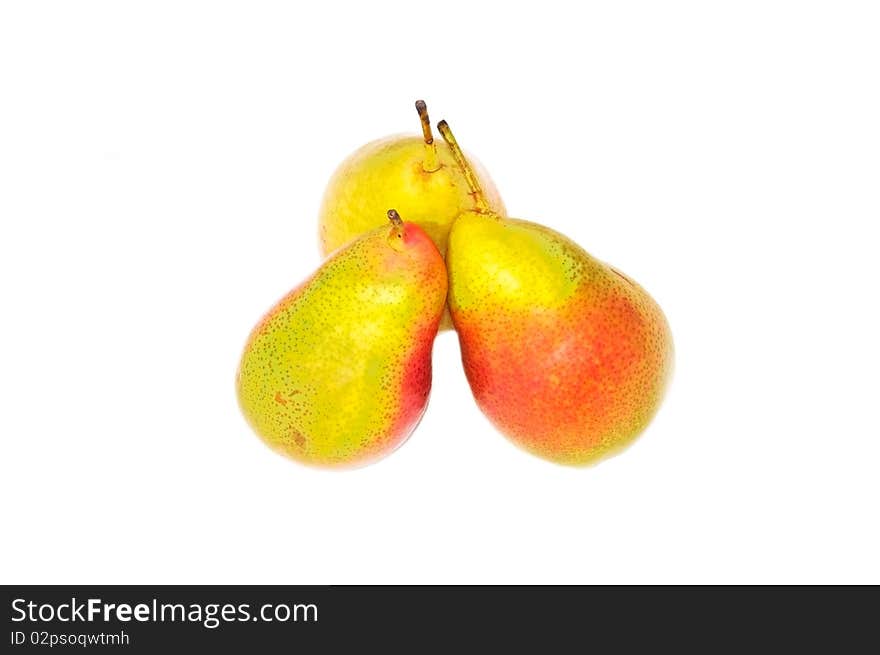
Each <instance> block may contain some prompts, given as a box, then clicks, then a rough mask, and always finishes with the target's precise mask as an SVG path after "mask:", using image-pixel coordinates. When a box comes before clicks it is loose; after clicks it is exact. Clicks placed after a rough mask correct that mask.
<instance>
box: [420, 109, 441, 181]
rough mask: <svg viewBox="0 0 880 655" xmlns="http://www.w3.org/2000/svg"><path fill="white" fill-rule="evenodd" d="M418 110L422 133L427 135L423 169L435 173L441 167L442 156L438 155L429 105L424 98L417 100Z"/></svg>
mask: <svg viewBox="0 0 880 655" xmlns="http://www.w3.org/2000/svg"><path fill="white" fill-rule="evenodd" d="M416 111H417V112H419V119H420V120H421V121H422V134H423V135H424V137H425V159H424V160H423V161H422V170H424V171H425V172H426V173H433V172H434V171H436V170H438V169H439V168H440V158H439V157H437V146H436V145H434V134H433V133H432V132H431V119H430V118H429V117H428V105H426V104H425V101H424V100H416Z"/></svg>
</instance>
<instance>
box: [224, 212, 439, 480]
mask: <svg viewBox="0 0 880 655" xmlns="http://www.w3.org/2000/svg"><path fill="white" fill-rule="evenodd" d="M389 217H391V218H392V224H391V225H388V224H387V223H386V225H385V226H384V227H380V228H378V229H373V230H372V231H370V232H368V233H367V234H365V235H362V236H361V237H360V238H358V239H356V240H355V241H353V242H351V243H350V244H349V245H348V246H346V247H344V248H342V249H340V250H338V251H336V252H335V253H334V254H333V255H332V256H331V257H330V258H329V259H328V260H327V261H326V262H325V263H324V264H323V265H322V266H321V268H320V269H319V270H318V271H317V272H316V273H315V274H314V275H312V277H310V278H309V279H307V280H306V281H305V282H303V283H302V284H301V285H300V286H298V287H297V288H295V289H294V290H293V291H291V292H290V293H288V294H287V295H286V296H285V297H284V298H283V299H282V300H281V301H280V302H278V303H277V304H276V305H275V306H274V307H273V308H272V309H271V310H269V312H268V313H267V314H266V315H265V316H264V317H263V319H262V320H261V321H260V322H259V323H258V324H257V326H256V327H255V328H254V329H253V331H252V332H251V334H250V337H249V339H248V341H247V344H246V346H245V348H244V353H243V355H242V357H241V363H240V365H239V370H238V375H237V379H236V388H237V393H238V399H239V404H240V406H241V409H242V412H243V413H244V416H245V417H246V419H247V421H248V423H249V424H250V425H251V427H252V428H253V430H254V431H255V432H256V433H257V434H258V435H259V436H260V437H261V438H262V439H263V440H264V441H265V442H266V443H267V444H268V445H269V446H271V447H272V448H273V449H275V450H276V451H278V452H280V453H282V454H284V455H286V456H287V457H290V458H291V459H294V460H297V461H299V462H302V463H305V464H310V465H316V466H322V467H351V466H360V465H364V464H368V463H370V462H373V461H375V460H377V459H379V458H381V457H384V456H386V455H388V454H389V453H391V452H392V451H394V450H395V449H396V448H397V447H398V446H400V445H401V444H402V443H403V442H404V441H405V440H406V439H407V437H409V435H410V433H411V432H412V431H413V430H414V429H415V427H416V425H417V424H418V422H419V420H420V419H421V416H422V414H423V413H424V411H425V408H426V406H427V402H428V395H429V393H430V390H431V351H432V348H433V343H434V337H435V336H436V334H437V329H438V324H439V321H440V317H441V315H442V313H443V311H444V307H445V303H446V287H447V279H446V269H445V267H444V263H443V258H442V257H441V256H440V253H439V251H438V250H437V247H436V246H435V245H434V243H433V241H432V240H431V238H430V237H429V236H428V235H427V234H426V233H425V232H424V231H423V230H422V229H421V228H419V227H418V226H417V225H414V224H412V223H404V222H402V221H401V220H400V217H399V216H398V215H397V213H396V212H393V210H392V211H391V212H389Z"/></svg>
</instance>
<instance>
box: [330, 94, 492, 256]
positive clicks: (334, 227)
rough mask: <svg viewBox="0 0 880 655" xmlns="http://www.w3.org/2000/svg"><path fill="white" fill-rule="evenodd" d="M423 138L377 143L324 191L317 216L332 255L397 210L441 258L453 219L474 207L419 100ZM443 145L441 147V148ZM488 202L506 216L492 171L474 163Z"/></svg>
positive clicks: (350, 162) (339, 170)
mask: <svg viewBox="0 0 880 655" xmlns="http://www.w3.org/2000/svg"><path fill="white" fill-rule="evenodd" d="M416 111H417V112H418V114H419V118H420V120H421V124H422V135H421V136H416V135H394V136H389V137H386V138H384V139H379V140H377V141H372V142H371V143H368V144H367V145H365V146H363V147H361V148H359V149H358V150H356V151H355V152H353V153H352V154H351V155H349V156H348V157H347V158H346V159H345V160H344V161H343V162H342V163H341V164H340V165H339V167H338V168H337V169H336V171H335V172H334V173H333V176H332V177H331V178H330V181H329V183H328V184H327V188H326V189H325V191H324V198H323V200H322V202H321V209H320V213H319V217H318V222H319V228H320V242H321V249H322V251H323V254H324V255H327V254H329V253H331V252H333V251H334V250H336V249H337V248H339V247H340V246H342V245H344V244H346V243H348V242H349V241H351V240H352V239H354V238H356V237H358V236H360V235H361V234H363V233H364V232H367V231H369V230H372V229H375V228H376V227H378V226H380V225H381V224H382V222H383V217H384V213H385V210H386V209H388V207H396V208H397V210H398V211H399V212H400V213H401V215H403V216H406V219H407V221H410V222H413V223H416V224H418V225H419V226H421V227H422V228H423V229H424V230H425V232H427V233H428V234H429V235H430V236H431V238H432V239H433V240H434V243H435V244H436V245H437V248H438V249H439V250H440V253H441V254H445V253H446V241H447V237H448V234H449V227H450V226H451V225H452V221H453V220H454V219H455V217H456V216H458V215H459V214H460V213H461V212H462V211H465V210H468V209H475V208H476V207H477V205H476V201H475V199H474V197H473V196H471V194H470V190H469V188H468V186H467V184H466V181H465V179H464V176H463V174H462V172H461V170H460V169H459V168H458V166H456V164H455V159H454V158H453V156H452V152H451V150H450V149H449V147H448V146H447V145H446V144H445V143H440V144H437V143H434V136H433V134H432V132H431V122H430V119H429V117H428V108H427V106H426V105H425V102H424V101H423V100H419V101H417V102H416ZM438 145H439V147H438ZM471 161H472V165H473V169H474V174H475V175H476V176H477V177H478V178H479V183H480V187H481V188H482V190H483V199H484V201H485V202H486V203H488V204H489V206H490V207H491V208H492V209H493V211H495V212H497V213H498V214H501V215H504V214H505V209H504V203H503V202H502V201H501V196H500V195H499V194H498V191H497V190H496V189H495V185H494V184H493V183H492V180H491V179H490V177H489V175H488V173H486V171H485V170H484V169H483V168H482V167H481V166H480V165H479V164H478V163H477V162H476V160H474V159H471Z"/></svg>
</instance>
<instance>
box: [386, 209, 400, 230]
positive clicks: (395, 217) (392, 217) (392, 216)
mask: <svg viewBox="0 0 880 655" xmlns="http://www.w3.org/2000/svg"><path fill="white" fill-rule="evenodd" d="M388 220H389V221H391V224H392V225H394V226H395V227H401V226H402V225H403V219H402V218H401V217H400V214H398V213H397V210H396V209H389V210H388Z"/></svg>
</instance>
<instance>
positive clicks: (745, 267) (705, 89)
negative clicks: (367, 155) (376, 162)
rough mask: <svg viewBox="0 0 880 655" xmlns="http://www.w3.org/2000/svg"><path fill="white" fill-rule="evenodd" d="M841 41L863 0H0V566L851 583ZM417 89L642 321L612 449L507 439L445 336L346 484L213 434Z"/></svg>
mask: <svg viewBox="0 0 880 655" xmlns="http://www.w3.org/2000/svg"><path fill="white" fill-rule="evenodd" d="M478 4H479V5H480V6H479V7H478V6H477V5H478ZM661 4H662V6H661ZM878 33H880V21H878V13H877V9H876V4H874V3H870V2H865V3H847V2H825V3H820V2H788V3H786V2H766V1H762V2H737V3H718V2H715V3H705V2H672V3H653V2H645V3H632V2H607V3H598V4H591V5H589V6H580V3H554V2H548V1H544V2H541V3H537V4H535V3H530V4H528V5H515V4H511V3H500V4H499V5H497V6H494V7H491V6H489V5H488V4H486V5H485V6H483V3H475V2H453V1H449V0H444V2H439V3H418V2H412V1H409V2H399V3H391V2H385V3H380V2H369V3H357V4H356V3H351V4H338V3H331V2H320V3H309V4H308V6H306V4H304V3H261V2H240V3H228V2H203V3H196V2H151V3H146V2H145V3H118V2H103V3H96V2H78V3H68V2H57V3H32V2H6V3H4V4H3V5H2V9H0V220H2V232H0V285H2V296H0V314H2V322H0V437H2V455H0V503H2V517H0V519H2V538H0V579H2V582H4V583H24V582H32V583H49V582H53V583H63V582H70V583H81V582H100V583H154V582H156V583H158V582H165V583H343V582H348V583H370V582H388V583H392V582H394V583H411V582H412V583H414V582H422V583H427V582H441V583H446V582H463V583H488V582H502V583H507V582H524V583H531V582H560V583H567V582H579V583H590V582H612V583H629V582H697V583H699V582H733V583H739V582H742V583H745V582H768V583H781V582H873V583H878V582H880V564H878V558H877V552H878V550H880V538H878V520H877V515H878V508H877V499H878V497H880V482H878V467H880V430H878V395H880V394H878V392H880V379H878V371H880V351H878V333H880V317H878V292H877V282H878V281H880V271H878V264H877V250H878V247H880V240H878V238H877V237H878V227H877V226H878V224H880V223H878V221H880V186H878V183H880V91H878V89H880V85H878V80H880V65H878V64H880V39H878ZM418 97H424V98H425V99H426V100H427V101H428V104H429V108H430V110H431V115H432V118H433V119H434V120H435V121H436V120H438V119H440V118H447V119H448V120H449V121H450V123H451V125H452V127H453V129H455V130H456V134H457V136H458V138H459V140H460V141H461V142H462V144H463V145H464V146H465V147H466V148H467V149H468V150H470V151H471V152H473V153H475V154H476V155H477V156H478V157H479V158H480V159H481V160H482V161H483V163H484V164H485V165H486V166H487V167H488V169H489V170H490V171H491V172H492V175H493V177H494V179H495V181H496V182H497V184H498V186H499V188H500V190H501V192H502V194H503V195H504V198H505V200H506V203H507V206H508V208H509V210H510V211H511V214H512V215H515V216H519V217H523V218H529V219H533V220H538V221H541V222H544V223H546V224H548V225H550V226H552V227H554V228H556V229H558V230H560V231H562V232H564V233H566V234H568V235H569V236H571V237H573V238H574V239H576V240H577V241H578V242H580V243H581V244H582V245H583V246H584V247H585V248H586V249H587V250H588V251H590V252H591V253H593V254H594V255H596V256H598V257H599V258H601V259H605V260H607V261H609V262H611V263H613V264H614V265H616V266H617V267H619V268H620V269H621V270H623V271H625V272H627V273H628V274H629V275H631V276H633V277H634V278H635V279H637V280H639V281H640V282H641V283H642V284H643V285H644V286H645V287H646V288H647V289H648V290H649V291H650V292H651V293H652V294H653V295H654V296H655V298H656V299H657V300H658V302H659V303H660V304H661V306H662V307H663V308H664V309H665V311H666V313H667V315H668V318H669V321H670V324H671V326H672V329H673V332H674V335H675V341H676V348H677V368H676V375H675V378H674V381H673V384H672V387H671V390H670V393H669V395H668V397H667V399H666V402H665V404H664V406H663V407H662V409H661V411H660V413H659V415H658V416H657V418H656V420H655V421H654V423H653V424H652V426H651V427H650V428H649V430H648V431H647V432H646V433H645V435H644V436H643V438H642V439H641V440H639V441H638V442H637V443H636V444H635V445H634V446H633V447H632V448H630V449H629V450H628V451H627V452H625V453H624V454H622V455H620V456H618V457H617V458H614V459H612V460H609V461H606V462H604V463H602V464H600V465H599V466H597V467H594V468H588V469H569V468H563V467H559V466H556V465H553V464H550V463H547V462H544V461H542V460H539V459H536V458H533V457H531V456H529V455H527V454H525V453H523V452H521V451H519V450H518V449H516V448H515V447H514V446H512V445H511V444H510V443H508V442H507V441H506V440H505V439H504V438H503V437H502V436H500V435H499V434H498V433H497V432H495V430H494V429H492V427H491V426H490V425H489V423H488V421H487V420H486V419H485V418H484V417H483V416H482V415H481V413H480V412H479V410H478V409H477V407H476V406H475V404H474V402H473V400H472V397H471V395H470V392H469V390H468V387H467V385H466V382H465V378H464V375H463V373H462V370H461V365H460V362H459V352H458V344H457V340H456V338H455V336H454V335H453V334H452V333H447V334H444V335H442V336H441V337H440V338H439V339H438V340H437V342H436V345H435V352H434V363H435V375H434V391H433V396H432V399H431V404H430V407H429V409H428V412H427V414H426V416H425V418H424V421H423V422H422V425H421V426H420V428H419V429H418V430H417V431H416V433H415V434H414V435H413V437H412V438H411V439H410V441H409V442H408V443H407V444H406V445H405V446H404V447H403V448H402V449H401V450H399V451H398V452H397V453H395V454H394V455H393V456H391V457H389V458H388V459H386V460H384V461H382V462H380V463H378V464H376V465H374V466H371V467H368V468H364V469H361V470H357V471H353V472H347V473H337V472H325V471H316V470H311V469H307V468H304V467H302V466H300V465H297V464H295V463H293V462H290V461H287V460H285V459H283V458H281V457H278V456H277V455H275V454H273V453H272V452H270V451H269V450H268V449H267V448H265V447H264V446H263V445H262V444H261V442H260V441H259V440H258V439H257V438H256V437H255V436H254V435H253V434H252V433H251V432H250V430H249V429H248V427H247V426H246V424H245V422H244V420H243V419H242V417H241V416H240V414H239V411H238V407H237V405H236V400H235V394H234V385H233V378H234V373H235V369H236V365H237V362H238V358H239V354H240V349H241V347H242V345H243V343H244V340H245V338H246V337H247V334H248V332H249V330H250V328H251V326H252V325H253V323H254V322H255V321H256V320H257V319H258V318H259V317H260V315H261V314H262V313H263V312H264V311H265V310H266V309H267V308H268V307H269V306H270V305H271V304H272V303H274V301H275V300H276V299H277V298H278V297H279V296H280V295H282V294H283V293H284V292H286V291H287V290H288V289H289V288H291V287H293V286H294V285H295V284H297V283H298V282H299V281H300V280H301V279H302V278H304V277H305V276H306V275H308V274H309V273H310V272H311V271H312V270H313V269H315V267H316V266H317V265H318V264H319V255H318V248H317V237H316V213H317V208H318V203H319V200H320V197H321V193H322V191H323V186H324V184H325V182H326V180H327V178H328V176H329V175H330V173H331V172H332V171H333V169H334V168H335V166H336V164H337V163H338V162H339V161H340V160H341V159H342V158H343V157H344V156H345V155H347V154H348V153H349V152H350V151H351V150H353V149H354V148H356V147H358V146H359V145H361V144H362V143H364V142H366V141H368V140H371V139H373V138H377V137H380V136H383V135H385V134H388V133H393V132H399V131H411V132H417V131H418V121H417V117H416V115H415V111H414V110H413V108H412V103H413V101H414V100H415V99H416V98H418ZM400 338H401V339H406V335H400Z"/></svg>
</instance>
